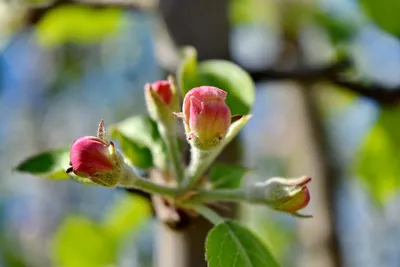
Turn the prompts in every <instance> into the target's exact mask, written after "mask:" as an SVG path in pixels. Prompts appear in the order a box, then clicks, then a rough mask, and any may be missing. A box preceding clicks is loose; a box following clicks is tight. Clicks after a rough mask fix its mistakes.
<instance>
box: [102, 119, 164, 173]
mask: <svg viewBox="0 0 400 267" xmlns="http://www.w3.org/2000/svg"><path fill="white" fill-rule="evenodd" d="M110 132H111V137H113V138H116V139H119V138H120V139H121V140H122V137H123V138H124V141H129V143H128V142H125V143H124V144H122V142H121V149H122V150H123V152H124V154H125V155H127V156H128V155H129V154H130V160H131V161H132V163H133V164H135V162H136V163H137V164H140V165H142V166H143V165H145V166H146V165H147V166H148V167H150V166H151V165H150V164H151V163H150V162H149V157H148V156H149V155H148V154H147V155H146V152H145V150H141V151H140V155H139V154H135V155H133V153H138V152H139V150H138V149H135V148H134V147H133V146H130V145H132V144H135V145H136V148H141V149H144V148H147V149H148V150H149V151H150V152H151V155H152V159H153V163H154V166H156V167H158V168H160V169H164V168H165V162H166V159H165V143H164V142H163V140H162V139H161V137H160V133H159V132H158V128H157V124H156V123H155V122H154V121H153V120H152V119H150V117H148V116H132V117H130V118H127V119H125V120H123V121H121V122H119V123H117V124H116V125H114V126H112V127H111V130H110ZM128 157H129V156H128ZM135 157H136V158H135ZM132 158H135V159H134V160H132ZM134 161H135V162H134ZM138 167H139V166H138Z"/></svg>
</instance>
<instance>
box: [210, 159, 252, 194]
mask: <svg viewBox="0 0 400 267" xmlns="http://www.w3.org/2000/svg"><path fill="white" fill-rule="evenodd" d="M248 171H249V170H248V169H246V168H243V167H239V166H232V165H228V164H223V163H216V164H214V165H213V166H212V168H211V170H210V181H211V183H212V184H213V185H214V188H216V189H217V188H226V189H229V188H231V189H233V188H237V187H239V185H240V183H241V181H242V178H243V176H244V175H245V174H246V173H247V172H248Z"/></svg>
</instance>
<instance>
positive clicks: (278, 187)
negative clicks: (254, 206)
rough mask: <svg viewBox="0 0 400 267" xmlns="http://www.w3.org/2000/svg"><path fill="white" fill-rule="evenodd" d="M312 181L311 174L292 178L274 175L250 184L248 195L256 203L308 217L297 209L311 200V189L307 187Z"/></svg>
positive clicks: (303, 206)
mask: <svg viewBox="0 0 400 267" xmlns="http://www.w3.org/2000/svg"><path fill="white" fill-rule="evenodd" d="M310 181H311V177H309V176H303V177H300V178H292V179H285V178H279V177H274V178H271V179H268V180H267V181H265V182H261V183H256V184H255V185H252V186H250V187H249V188H247V194H246V195H247V198H248V199H249V200H250V201H252V202H254V203H264V204H267V205H268V206H269V207H271V208H273V209H275V210H279V211H283V212H287V213H291V214H293V215H296V216H300V217H307V216H304V215H301V214H298V213H297V211H298V210H300V209H302V208H305V207H306V206H307V205H308V203H309V202H310V191H309V190H308V188H307V184H308V183H309V182H310Z"/></svg>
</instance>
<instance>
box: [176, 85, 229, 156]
mask: <svg viewBox="0 0 400 267" xmlns="http://www.w3.org/2000/svg"><path fill="white" fill-rule="evenodd" d="M226 95H227V92H225V91H223V90H221V89H219V88H217V87H213V86H200V87H197V88H193V89H192V90H190V91H189V92H188V93H187V94H186V96H185V99H184V100H183V113H182V114H181V115H180V116H181V117H183V119H184V121H185V126H186V132H187V137H188V140H191V141H192V144H193V145H194V146H196V147H198V148H199V149H204V150H207V149H209V148H211V147H213V146H215V145H216V144H217V143H218V142H219V141H220V140H221V139H222V138H223V137H224V136H225V134H226V132H227V131H228V128H229V125H230V123H231V111H230V109H229V107H228V105H227V104H226V103H225V99H226ZM178 116H179V115H178Z"/></svg>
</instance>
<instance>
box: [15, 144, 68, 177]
mask: <svg viewBox="0 0 400 267" xmlns="http://www.w3.org/2000/svg"><path fill="white" fill-rule="evenodd" d="M68 166H69V149H67V148H62V149H56V150H52V151H47V152H43V153H40V154H38V155H35V156H32V157H30V158H28V159H26V160H24V161H23V162H21V163H20V164H19V165H18V166H17V167H16V168H15V169H16V170H17V171H20V172H25V173H30V174H33V175H37V176H41V177H44V178H48V179H69V178H70V175H68V174H67V173H65V170H66V168H68Z"/></svg>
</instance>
